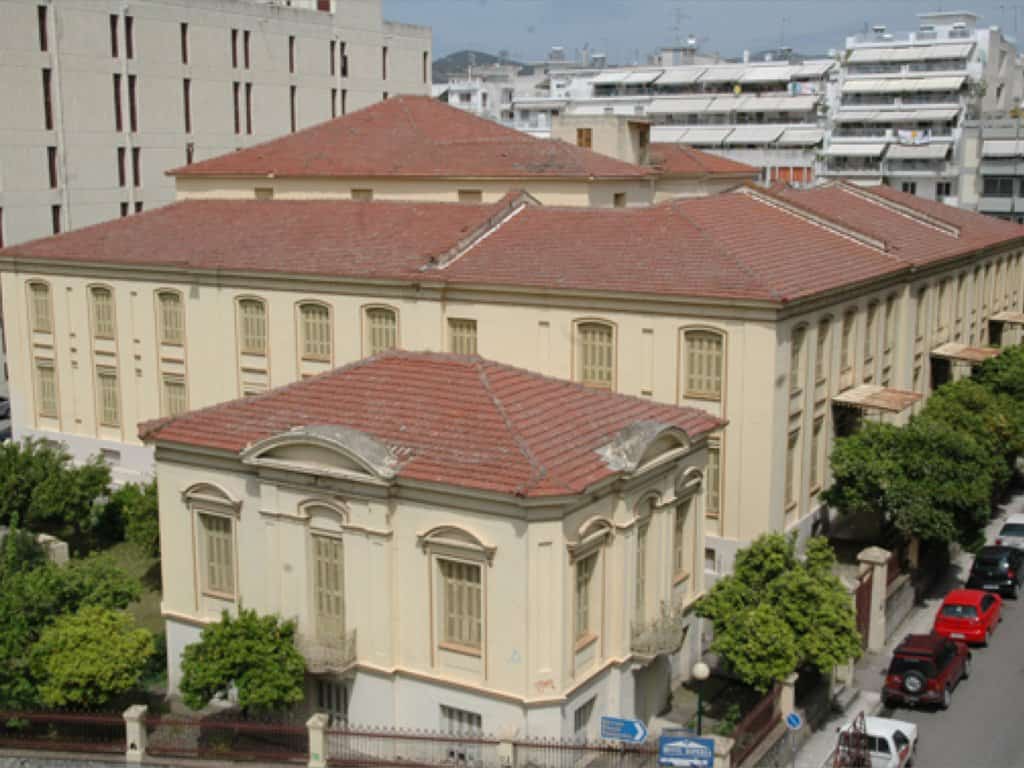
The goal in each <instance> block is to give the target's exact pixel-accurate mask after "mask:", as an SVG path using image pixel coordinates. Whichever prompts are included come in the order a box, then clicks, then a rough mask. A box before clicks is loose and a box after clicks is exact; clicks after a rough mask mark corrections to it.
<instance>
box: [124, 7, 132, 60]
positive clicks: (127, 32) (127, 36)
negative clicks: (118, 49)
mask: <svg viewBox="0 0 1024 768" xmlns="http://www.w3.org/2000/svg"><path fill="white" fill-rule="evenodd" d="M124 55H125V56H127V57H128V58H129V59H134V58H135V19H134V17H132V16H125V17H124Z"/></svg>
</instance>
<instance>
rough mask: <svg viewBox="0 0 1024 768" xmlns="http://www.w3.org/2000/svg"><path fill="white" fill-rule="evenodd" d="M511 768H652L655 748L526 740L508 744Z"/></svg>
mask: <svg viewBox="0 0 1024 768" xmlns="http://www.w3.org/2000/svg"><path fill="white" fill-rule="evenodd" d="M512 744H513V746H514V748H515V753H514V760H513V763H514V768H582V767H583V766H588V768H654V766H656V765H657V763H658V749H657V747H656V746H650V745H641V746H635V747H634V746H626V745H620V744H613V743H611V742H607V741H602V742H578V743H572V742H568V743H567V742H564V741H556V740H553V741H547V740H530V741H514V742H512Z"/></svg>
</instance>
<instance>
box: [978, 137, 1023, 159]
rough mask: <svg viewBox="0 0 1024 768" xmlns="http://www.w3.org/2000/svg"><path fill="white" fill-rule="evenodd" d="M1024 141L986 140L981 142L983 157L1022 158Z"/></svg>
mask: <svg viewBox="0 0 1024 768" xmlns="http://www.w3.org/2000/svg"><path fill="white" fill-rule="evenodd" d="M1022 155H1024V141H1017V140H1016V139H986V140H985V141H983V142H981V156H982V157H1021V156H1022Z"/></svg>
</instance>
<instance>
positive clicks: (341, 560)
mask: <svg viewBox="0 0 1024 768" xmlns="http://www.w3.org/2000/svg"><path fill="white" fill-rule="evenodd" d="M309 544H310V558H309V563H310V566H311V568H312V571H313V572H312V574H311V576H310V587H311V591H312V606H311V607H312V611H311V613H312V618H313V623H314V628H313V629H314V633H315V634H316V636H317V637H320V638H326V637H327V636H336V635H338V634H340V635H344V633H345V632H346V631H347V630H348V618H349V617H348V599H347V598H348V596H347V594H346V592H345V582H346V580H345V538H344V536H340V535H338V534H335V533H331V532H328V531H323V530H320V529H316V530H310V532H309ZM321 545H324V546H326V547H335V548H337V557H336V561H337V566H338V574H337V575H338V583H337V584H336V585H333V587H332V585H329V584H328V585H326V586H323V581H324V580H323V573H322V569H321V561H325V558H323V557H322V556H321ZM328 559H329V558H328ZM325 562H326V561H325ZM323 570H326V567H325V568H324V569H323ZM331 592H333V593H334V595H333V599H336V600H340V604H341V609H340V611H339V612H338V613H336V614H331V613H326V612H323V611H321V610H320V606H321V595H322V594H324V595H327V597H328V598H331V595H330V593H331ZM325 620H326V621H325ZM332 623H333V625H331V626H329V624H332Z"/></svg>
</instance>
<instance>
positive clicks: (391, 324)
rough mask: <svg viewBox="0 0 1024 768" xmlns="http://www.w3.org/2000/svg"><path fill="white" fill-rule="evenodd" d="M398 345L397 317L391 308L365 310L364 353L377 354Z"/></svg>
mask: <svg viewBox="0 0 1024 768" xmlns="http://www.w3.org/2000/svg"><path fill="white" fill-rule="evenodd" d="M397 346H398V317H397V315H396V313H395V311H394V310H393V309H388V308H386V307H371V308H370V309H368V310H366V354H367V355H377V354H380V353H381V352H385V351H387V350H389V349H394V348H395V347H397Z"/></svg>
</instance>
